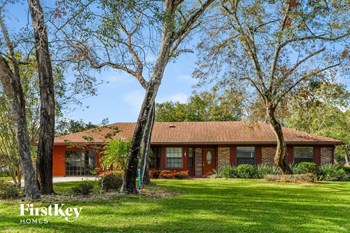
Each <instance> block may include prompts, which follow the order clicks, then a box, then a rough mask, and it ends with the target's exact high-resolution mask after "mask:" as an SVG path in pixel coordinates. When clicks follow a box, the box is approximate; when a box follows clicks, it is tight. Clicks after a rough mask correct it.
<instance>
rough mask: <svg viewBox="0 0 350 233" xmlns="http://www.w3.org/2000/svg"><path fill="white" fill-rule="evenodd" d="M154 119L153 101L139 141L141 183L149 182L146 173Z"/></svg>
mask: <svg viewBox="0 0 350 233" xmlns="http://www.w3.org/2000/svg"><path fill="white" fill-rule="evenodd" d="M154 120H155V103H153V107H152V112H151V114H150V119H149V120H148V122H147V125H146V128H145V129H144V135H143V138H142V142H141V181H142V183H143V184H151V179H150V177H149V174H148V171H149V169H148V162H149V150H150V147H151V135H152V130H153V125H154Z"/></svg>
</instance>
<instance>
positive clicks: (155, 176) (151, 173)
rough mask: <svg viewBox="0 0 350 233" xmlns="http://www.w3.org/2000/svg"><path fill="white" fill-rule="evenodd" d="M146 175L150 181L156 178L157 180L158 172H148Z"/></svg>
mask: <svg viewBox="0 0 350 233" xmlns="http://www.w3.org/2000/svg"><path fill="white" fill-rule="evenodd" d="M148 174H149V178H151V179H157V178H159V175H160V170H150V171H149V172H148Z"/></svg>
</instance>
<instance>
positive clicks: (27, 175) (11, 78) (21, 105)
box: [0, 56, 40, 199]
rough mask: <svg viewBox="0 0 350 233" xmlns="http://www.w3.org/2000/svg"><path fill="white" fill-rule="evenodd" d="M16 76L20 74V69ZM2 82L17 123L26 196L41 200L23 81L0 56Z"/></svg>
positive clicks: (0, 77)
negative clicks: (31, 145) (31, 150)
mask: <svg viewBox="0 0 350 233" xmlns="http://www.w3.org/2000/svg"><path fill="white" fill-rule="evenodd" d="M15 69H16V74H19V69H18V67H16V68H15ZM0 81H1V84H2V86H3V89H4V92H5V94H6V96H7V98H8V100H9V105H10V109H11V114H12V116H13V119H14V123H15V132H16V140H17V142H18V154H19V160H20V164H21V167H22V171H23V175H24V182H25V189H24V190H25V194H26V197H27V198H32V199H36V198H39V197H40V195H39V190H38V186H37V184H36V179H35V171H34V167H33V163H32V158H31V154H30V142H29V136H28V131H27V120H26V107H25V99H24V93H23V89H22V85H21V80H20V77H19V76H18V75H14V74H13V73H12V71H11V69H10V67H9V65H8V64H7V61H6V60H5V59H4V58H3V57H2V56H0Z"/></svg>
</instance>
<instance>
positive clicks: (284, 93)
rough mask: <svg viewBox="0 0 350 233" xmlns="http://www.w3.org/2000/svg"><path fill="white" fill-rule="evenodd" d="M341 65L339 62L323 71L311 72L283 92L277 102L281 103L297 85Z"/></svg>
mask: <svg viewBox="0 0 350 233" xmlns="http://www.w3.org/2000/svg"><path fill="white" fill-rule="evenodd" d="M340 64H341V62H338V63H336V64H333V65H330V66H327V67H324V68H323V69H321V70H314V71H313V72H311V73H310V74H308V75H306V76H304V77H302V78H301V79H299V80H298V81H296V82H295V83H294V84H293V85H291V86H290V87H289V88H287V90H285V91H284V92H282V93H281V94H280V95H279V97H278V101H277V102H280V101H281V99H282V97H283V96H285V95H287V94H288V93H289V92H290V91H291V90H292V89H293V88H295V87H296V86H297V85H299V84H300V83H301V82H303V81H305V80H306V79H308V78H310V77H312V76H315V75H318V74H320V73H322V72H324V71H326V70H329V69H332V68H334V67H337V66H339V65H340Z"/></svg>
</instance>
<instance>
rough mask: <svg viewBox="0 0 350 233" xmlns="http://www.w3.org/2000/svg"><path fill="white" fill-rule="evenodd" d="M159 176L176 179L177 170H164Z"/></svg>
mask: <svg viewBox="0 0 350 233" xmlns="http://www.w3.org/2000/svg"><path fill="white" fill-rule="evenodd" d="M159 178H163V179H174V178H175V172H173V171H170V170H163V171H161V172H160V174H159Z"/></svg>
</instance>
